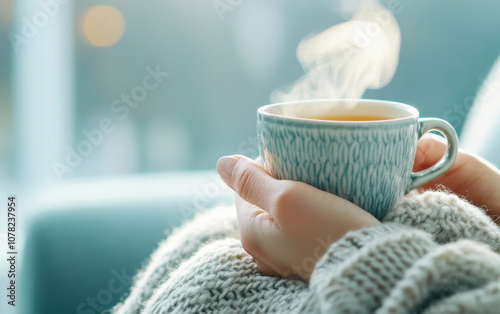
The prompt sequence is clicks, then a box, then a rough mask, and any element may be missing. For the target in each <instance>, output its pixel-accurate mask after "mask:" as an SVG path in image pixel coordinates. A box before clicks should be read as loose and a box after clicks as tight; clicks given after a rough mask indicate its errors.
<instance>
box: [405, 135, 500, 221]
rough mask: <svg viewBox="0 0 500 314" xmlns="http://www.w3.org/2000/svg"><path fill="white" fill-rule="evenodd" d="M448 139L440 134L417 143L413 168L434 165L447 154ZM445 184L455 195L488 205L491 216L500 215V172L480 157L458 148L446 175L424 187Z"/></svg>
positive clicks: (426, 137)
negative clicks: (454, 159) (453, 161)
mask: <svg viewBox="0 0 500 314" xmlns="http://www.w3.org/2000/svg"><path fill="white" fill-rule="evenodd" d="M446 145H447V144H446V141H445V140H444V139H443V138H441V137H439V136H437V135H431V134H429V135H426V136H424V137H423V138H422V139H421V140H420V141H419V142H418V145H417V153H416V156H415V164H414V167H413V171H420V170H424V169H426V168H429V167H432V166H433V165H434V164H435V163H436V162H438V160H439V159H440V158H441V157H442V156H443V155H444V153H445V151H446V147H447V146H446ZM438 185H443V186H445V187H446V188H448V189H450V190H451V191H452V192H454V193H455V194H458V195H461V196H463V197H465V198H467V199H468V200H469V201H470V202H471V203H473V204H474V205H476V206H485V207H486V208H488V209H489V210H490V211H488V212H487V213H488V214H489V215H490V216H500V171H499V170H498V169H497V168H495V166H493V165H491V164H490V163H488V162H487V161H486V160H484V159H482V158H481V157H479V156H476V155H474V154H471V153H468V152H465V151H463V150H459V151H458V155H457V159H456V161H455V163H454V164H453V166H452V167H451V168H450V170H448V171H447V172H446V173H445V174H443V175H442V176H440V177H438V178H436V179H434V180H433V181H431V182H429V183H427V184H425V185H424V186H422V187H421V188H420V189H421V190H425V189H434V188H436V187H437V186H438Z"/></svg>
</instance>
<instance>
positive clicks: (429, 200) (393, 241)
mask: <svg viewBox="0 0 500 314" xmlns="http://www.w3.org/2000/svg"><path fill="white" fill-rule="evenodd" d="M499 252H500V228H499V227H498V226H497V225H496V224H495V223H493V221H492V220H491V218H489V217H488V216H486V215H485V214H484V212H483V210H482V209H479V208H477V207H475V206H473V205H471V204H469V203H467V202H465V201H463V200H461V199H460V198H458V197H457V196H455V195H452V194H447V193H443V192H433V191H429V192H425V193H423V194H413V195H411V196H409V197H405V198H404V199H403V200H401V201H400V202H399V203H398V204H397V205H396V206H395V207H394V208H393V209H392V210H391V211H390V212H389V214H388V215H387V216H386V218H385V219H384V221H383V223H382V224H381V225H380V226H376V227H371V228H365V229H361V230H357V231H353V232H349V233H347V234H346V235H345V236H344V237H343V238H341V239H340V240H339V241H337V242H335V243H333V244H332V245H331V246H330V247H329V248H328V250H327V252H326V253H325V255H324V256H323V257H322V258H321V259H320V260H319V261H318V263H317V264H316V267H315V269H314V271H313V273H312V275H311V279H310V282H309V284H307V283H304V282H303V281H301V280H297V279H283V278H277V277H268V276H264V275H261V274H260V273H259V272H258V271H257V267H256V264H255V262H254V261H253V259H252V257H251V256H249V255H248V254H247V253H246V252H245V251H244V250H243V248H242V247H241V243H240V241H239V239H238V231H237V223H236V216H235V210H234V208H231V207H219V208H215V209H213V210H210V211H207V212H204V213H201V214H199V215H198V216H197V217H195V219H194V220H192V221H191V222H188V223H187V224H185V225H183V226H182V227H180V228H178V229H177V230H176V231H174V232H173V233H172V234H171V235H170V236H169V237H167V239H166V240H164V241H163V242H161V243H160V245H159V247H158V249H157V250H156V251H155V252H154V253H153V254H152V256H151V258H150V260H149V262H148V264H147V265H146V266H145V267H144V269H143V270H141V271H140V272H139V273H138V274H137V275H136V278H135V280H134V285H133V287H132V289H131V292H130V294H129V295H128V297H127V298H126V299H125V300H124V302H122V303H120V304H118V305H116V306H115V308H114V309H113V310H114V312H116V313H171V312H174V313H176V312H177V313H180V312H182V313H201V312H217V313H219V312H222V313H235V312H245V313H246V312H250V313H263V312H272V313H275V312H281V313H290V312H295V313H498V309H499V308H500V255H499V254H498V253H499Z"/></svg>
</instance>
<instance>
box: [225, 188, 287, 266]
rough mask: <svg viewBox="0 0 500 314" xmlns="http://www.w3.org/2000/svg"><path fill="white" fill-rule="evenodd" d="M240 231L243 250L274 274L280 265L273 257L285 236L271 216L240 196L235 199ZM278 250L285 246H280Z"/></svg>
mask: <svg viewBox="0 0 500 314" xmlns="http://www.w3.org/2000/svg"><path fill="white" fill-rule="evenodd" d="M235 204H236V214H237V219H238V229H239V232H240V240H241V245H242V246H243V249H245V251H247V252H248V253H249V254H250V255H252V256H253V257H254V259H255V260H258V261H260V262H261V263H263V264H265V265H266V266H267V268H268V269H272V270H273V271H274V272H277V270H279V269H280V268H279V265H278V263H277V262H276V260H275V259H273V258H271V256H276V253H278V254H279V252H276V249H275V247H276V244H277V243H280V241H282V237H283V235H282V234H281V232H280V231H279V229H278V227H277V225H276V222H275V221H274V220H273V218H272V217H271V215H269V213H267V212H266V211H264V210H262V209H261V208H259V207H257V206H255V205H253V204H250V203H248V202H247V201H245V200H244V199H242V198H241V197H239V196H238V195H236V197H235ZM278 247H279V248H278V250H280V249H283V246H280V245H278Z"/></svg>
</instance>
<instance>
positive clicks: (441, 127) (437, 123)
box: [407, 118, 458, 192]
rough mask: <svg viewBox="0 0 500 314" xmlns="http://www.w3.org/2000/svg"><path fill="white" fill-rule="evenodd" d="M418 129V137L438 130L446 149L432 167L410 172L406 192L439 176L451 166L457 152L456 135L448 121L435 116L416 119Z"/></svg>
mask: <svg viewBox="0 0 500 314" xmlns="http://www.w3.org/2000/svg"><path fill="white" fill-rule="evenodd" d="M418 123H419V125H420V130H419V132H418V139H420V138H421V137H422V135H424V134H425V133H427V132H429V131H438V132H439V133H441V134H442V135H444V137H445V138H446V140H447V142H448V149H447V151H446V153H445V154H444V156H443V157H441V159H440V160H439V161H438V162H437V163H436V164H435V165H434V166H432V167H430V168H427V169H425V170H422V171H419V172H412V173H411V182H410V185H409V187H408V190H407V192H409V191H411V190H413V189H415V188H417V187H419V186H421V185H424V184H425V183H427V182H429V181H431V180H434V179H435V178H437V177H439V176H440V175H442V174H443V173H445V172H446V171H448V169H450V168H451V166H452V165H453V163H454V162H455V159H456V158H457V153H458V136H457V132H456V131H455V129H454V128H453V127H452V126H451V124H449V123H448V122H446V121H444V120H442V119H437V118H422V119H418Z"/></svg>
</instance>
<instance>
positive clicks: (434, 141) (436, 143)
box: [413, 134, 447, 172]
mask: <svg viewBox="0 0 500 314" xmlns="http://www.w3.org/2000/svg"><path fill="white" fill-rule="evenodd" d="M446 148H447V144H446V140H445V139H444V138H442V137H440V136H438V135H435V134H426V135H424V136H423V137H422V138H421V139H420V140H419V141H418V143H417V152H416V154H415V163H414V164H413V171H414V172H417V171H422V170H425V169H427V168H429V167H432V166H434V165H435V164H436V163H437V162H438V161H439V160H440V159H441V157H443V155H444V154H445V153H446Z"/></svg>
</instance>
